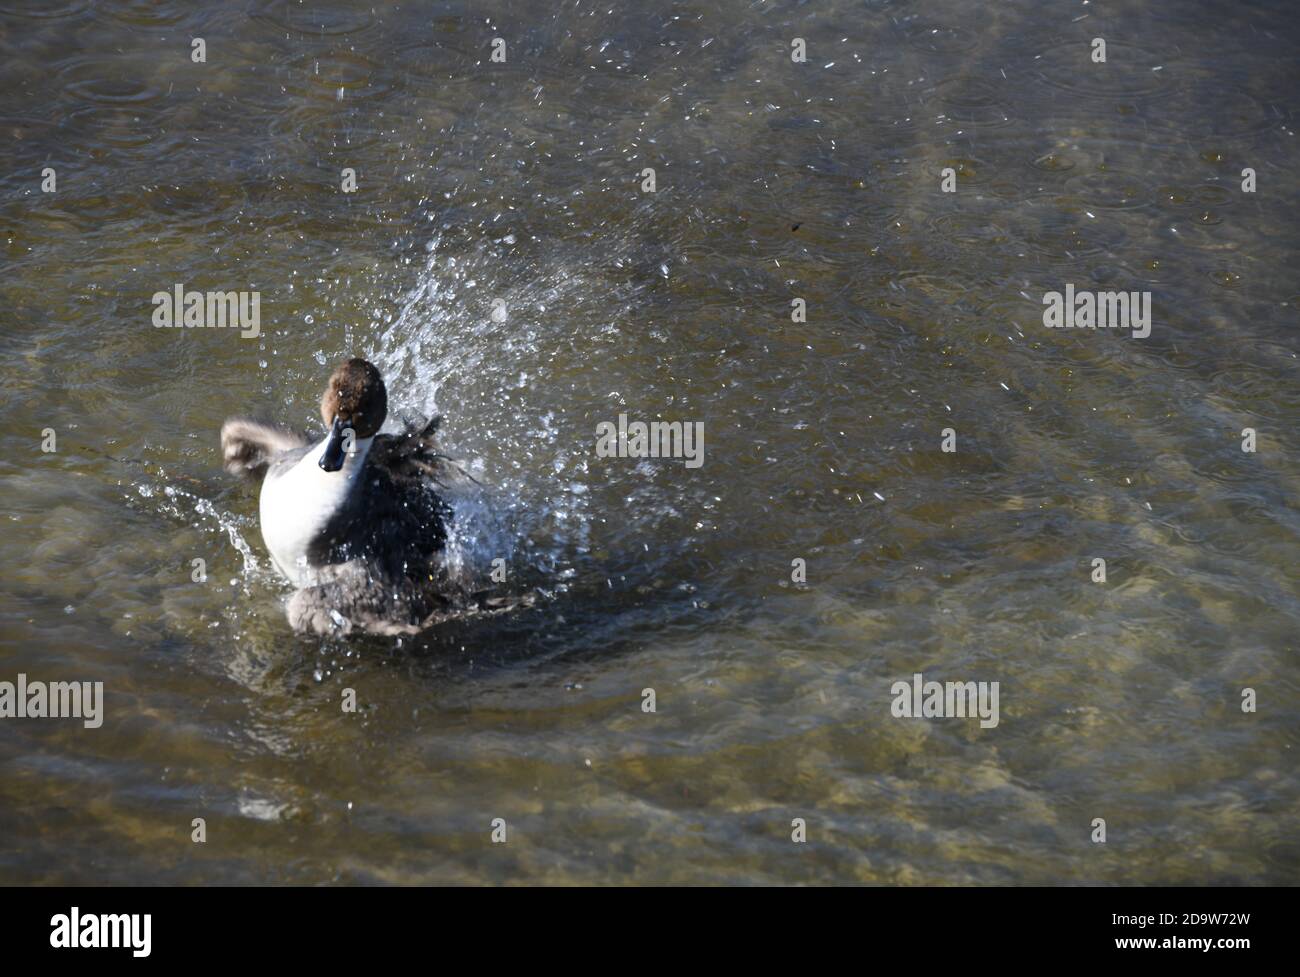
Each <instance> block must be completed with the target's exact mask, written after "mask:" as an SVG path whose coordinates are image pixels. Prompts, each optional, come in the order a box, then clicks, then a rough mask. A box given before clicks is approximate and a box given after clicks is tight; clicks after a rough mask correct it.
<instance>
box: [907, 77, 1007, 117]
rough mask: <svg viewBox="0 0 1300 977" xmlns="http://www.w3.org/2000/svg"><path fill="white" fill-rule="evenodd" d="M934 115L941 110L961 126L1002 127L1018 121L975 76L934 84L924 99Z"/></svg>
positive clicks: (991, 89) (988, 85) (995, 94)
mask: <svg viewBox="0 0 1300 977" xmlns="http://www.w3.org/2000/svg"><path fill="white" fill-rule="evenodd" d="M926 104H927V107H929V108H930V109H931V110H932V111H934V112H935V113H936V114H937V113H939V112H940V111H942V113H943V114H944V115H946V116H947V117H948V118H949V119H950V120H951V121H952V122H954V123H956V124H957V125H960V126H962V127H963V128H976V129H1001V128H1004V127H1007V126H1010V125H1013V124H1014V123H1015V122H1016V121H1017V120H1016V117H1015V115H1014V114H1013V113H1012V110H1011V109H1010V108H1009V107H1008V104H1007V103H1006V102H1004V101H1002V100H1001V99H1000V98H998V93H997V90H996V89H995V88H994V87H993V86H992V85H991V84H989V83H988V82H986V81H981V80H979V79H977V78H949V79H948V80H946V81H941V82H939V84H937V85H935V86H934V88H933V89H932V91H931V93H930V95H929V96H928V98H927V101H926Z"/></svg>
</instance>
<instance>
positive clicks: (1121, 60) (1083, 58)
mask: <svg viewBox="0 0 1300 977" xmlns="http://www.w3.org/2000/svg"><path fill="white" fill-rule="evenodd" d="M1034 65H1035V68H1036V71H1037V74H1038V77H1040V78H1041V79H1042V80H1043V81H1045V82H1047V83H1048V84H1049V85H1052V86H1053V87H1055V88H1060V89H1063V90H1064V91H1067V92H1070V93H1071V94H1072V95H1079V96H1082V97H1084V98H1152V97H1159V96H1166V95H1170V94H1172V93H1173V92H1175V91H1177V90H1178V87H1179V85H1180V84H1181V82H1180V80H1179V79H1180V75H1179V73H1178V71H1177V70H1176V68H1175V66H1174V65H1171V64H1170V63H1169V59H1168V58H1166V57H1163V56H1162V55H1159V54H1156V53H1155V52H1153V51H1149V50H1147V49H1146V48H1141V47H1138V46H1136V45H1133V44H1125V43H1121V42H1117V41H1110V40H1107V42H1106V60H1105V62H1104V63H1101V64H1097V63H1094V62H1093V60H1092V45H1091V44H1090V43H1088V41H1086V40H1084V39H1082V38H1081V39H1079V40H1077V41H1064V42H1062V43H1060V44H1057V45H1055V46H1053V47H1050V48H1048V49H1047V50H1046V51H1044V52H1043V53H1042V54H1041V55H1040V56H1039V57H1038V58H1037V59H1036V60H1035V62H1034Z"/></svg>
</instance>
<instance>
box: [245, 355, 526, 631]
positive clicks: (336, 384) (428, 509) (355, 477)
mask: <svg viewBox="0 0 1300 977" xmlns="http://www.w3.org/2000/svg"><path fill="white" fill-rule="evenodd" d="M320 416H321V420H322V421H323V422H324V424H325V429H326V433H325V434H324V435H323V436H318V437H311V436H308V435H305V434H302V433H299V432H296V431H292V430H289V429H287V428H284V427H280V426H278V425H274V424H270V423H266V422H264V421H260V420H254V419H251V418H248V417H242V416H237V417H231V418H228V419H227V420H226V422H225V423H224V424H223V425H222V427H221V450H222V455H223V459H224V467H225V468H226V470H227V471H228V472H230V473H232V474H235V475H238V476H241V477H243V478H245V479H247V480H250V481H253V482H260V483H261V490H260V494H259V499H258V521H259V523H260V525H261V530H262V540H263V542H264V543H265V544H266V549H267V552H268V553H269V555H270V558H271V563H272V564H273V565H274V566H275V569H276V570H277V571H278V572H279V574H280V575H281V576H283V577H284V578H285V580H286V581H288V582H289V583H290V584H292V585H293V587H294V588H295V589H294V593H293V595H292V596H291V597H290V598H289V600H288V602H287V604H286V608H285V611H286V616H287V618H288V621H289V624H290V626H291V627H292V628H293V629H294V630H295V631H297V632H300V633H315V634H320V635H325V634H348V633H351V632H353V631H362V632H367V633H371V634H381V635H402V634H415V633H418V632H420V631H423V630H425V629H426V628H428V627H431V626H432V625H434V624H436V623H438V622H439V621H442V620H446V619H447V618H449V617H452V616H458V615H459V614H461V613H463V612H465V611H466V610H467V609H476V610H483V611H493V610H501V609H505V607H506V606H507V605H508V603H509V602H508V601H505V600H504V599H502V598H500V597H496V598H494V597H493V596H492V595H490V594H487V593H485V592H480V593H478V594H474V593H471V592H470V591H469V589H468V583H467V581H466V579H465V578H464V575H463V574H462V573H459V572H455V571H453V570H452V569H450V568H449V565H448V560H447V546H448V539H449V535H450V533H449V527H450V525H451V522H452V518H453V515H454V511H453V508H452V506H451V504H450V503H449V502H448V501H447V499H446V498H445V497H444V493H443V491H442V490H443V489H445V488H446V487H447V484H448V478H449V477H450V476H452V475H456V474H458V475H460V476H463V477H465V478H469V476H467V475H465V474H464V472H463V471H461V470H460V468H459V466H457V465H455V463H454V462H452V461H451V459H450V458H448V457H447V456H446V455H443V454H442V453H441V452H440V451H439V450H438V447H437V443H436V433H437V430H438V427H439V425H440V424H441V420H442V419H441V418H440V417H433V418H431V419H429V420H424V419H421V418H417V419H414V420H409V419H408V420H404V421H403V422H402V425H401V430H400V431H398V432H397V433H389V434H385V433H380V428H382V427H383V425H384V422H385V420H386V419H387V417H388V389H387V386H386V385H385V383H384V378H383V375H382V374H381V373H380V371H379V369H378V368H377V367H375V365H374V364H372V363H370V362H369V361H368V360H365V359H362V358H360V357H352V358H351V359H347V360H345V361H343V362H342V363H340V364H338V366H337V367H336V368H335V370H334V371H333V373H332V374H331V375H330V378H329V381H328V383H327V384H326V386H325V392H324V393H323V394H322V396H321V400H320Z"/></svg>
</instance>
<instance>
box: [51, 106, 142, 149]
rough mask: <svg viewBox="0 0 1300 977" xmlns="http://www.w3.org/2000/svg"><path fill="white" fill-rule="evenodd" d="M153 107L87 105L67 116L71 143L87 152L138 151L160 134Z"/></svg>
mask: <svg viewBox="0 0 1300 977" xmlns="http://www.w3.org/2000/svg"><path fill="white" fill-rule="evenodd" d="M154 116H155V113H154V111H153V109H152V107H150V106H148V105H142V106H134V105H132V106H112V105H87V106H85V107H83V108H79V109H76V110H74V111H73V112H72V113H70V114H69V116H68V120H69V122H68V128H69V131H70V132H71V133H72V135H71V136H70V141H71V142H72V143H73V144H74V145H78V146H83V147H85V148H86V149H88V150H90V151H92V152H93V151H97V150H101V149H104V148H109V149H138V148H140V147H142V146H147V145H149V144H150V143H151V142H153V141H154V139H155V138H157V137H158V136H159V134H160V132H159V127H158V126H157V125H155V124H154Z"/></svg>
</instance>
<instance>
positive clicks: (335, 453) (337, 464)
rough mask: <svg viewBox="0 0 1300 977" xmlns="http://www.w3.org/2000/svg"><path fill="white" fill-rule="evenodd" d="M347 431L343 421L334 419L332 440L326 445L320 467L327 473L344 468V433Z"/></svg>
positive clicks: (331, 428)
mask: <svg viewBox="0 0 1300 977" xmlns="http://www.w3.org/2000/svg"><path fill="white" fill-rule="evenodd" d="M344 430H346V428H345V426H344V424H343V421H341V420H340V419H339V418H337V417H335V418H334V423H333V424H331V425H330V439H329V441H328V443H326V445H325V450H324V451H323V452H321V456H320V462H319V464H320V466H321V468H323V469H324V470H325V471H327V472H336V471H338V470H339V469H340V468H342V467H343V455H344V451H343V446H344V440H345V439H344V437H343V432H344Z"/></svg>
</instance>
